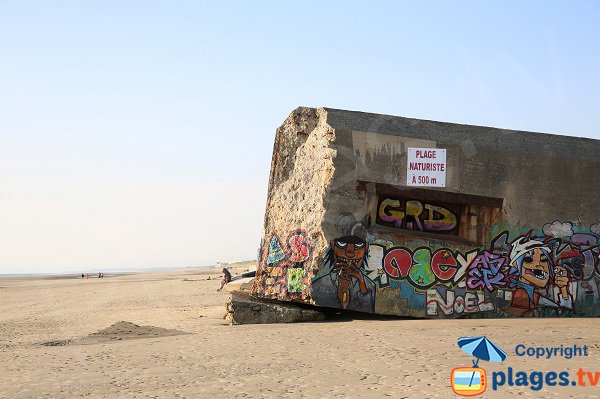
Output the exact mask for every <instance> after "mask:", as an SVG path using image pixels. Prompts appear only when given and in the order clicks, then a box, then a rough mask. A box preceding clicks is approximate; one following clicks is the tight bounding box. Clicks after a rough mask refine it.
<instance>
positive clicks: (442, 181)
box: [406, 148, 446, 187]
mask: <svg viewBox="0 0 600 399" xmlns="http://www.w3.org/2000/svg"><path fill="white" fill-rule="evenodd" d="M407 161H408V162H407V163H406V184H407V185H409V186H420V187H446V149H442V148H409V149H408V159H407Z"/></svg>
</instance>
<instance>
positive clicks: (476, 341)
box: [458, 337, 506, 367]
mask: <svg viewBox="0 0 600 399" xmlns="http://www.w3.org/2000/svg"><path fill="white" fill-rule="evenodd" d="M458 346H459V347H460V349H462V350H463V351H464V352H466V353H468V354H469V355H472V356H475V358H476V360H474V361H473V367H477V364H478V363H479V361H480V360H485V361H488V362H502V361H504V359H506V352H504V351H503V350H502V349H500V348H499V347H498V346H496V345H495V344H494V343H493V342H492V341H490V340H489V339H487V338H486V337H462V338H459V339H458Z"/></svg>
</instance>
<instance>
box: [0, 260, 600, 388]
mask: <svg viewBox="0 0 600 399" xmlns="http://www.w3.org/2000/svg"><path fill="white" fill-rule="evenodd" d="M209 275H210V276H211V278H212V279H211V280H207V277H208V276H209ZM219 275H220V272H219V270H217V269H215V270H213V271H212V272H210V273H208V272H206V271H204V272H200V271H194V270H185V271H172V272H155V273H139V274H129V275H118V276H112V277H110V276H107V277H106V278H104V279H97V278H90V279H81V278H53V279H49V278H39V277H38V278H33V277H31V278H0V367H1V369H0V397H1V398H40V397H48V398H74V397H107V398H108V397H110V398H112V397H115V398H117V397H127V398H130V397H131V398H137V397H139V398H157V397H158V398H177V397H187V398H210V397H227V398H230V397H247V398H261V397H268V398H270V397H274V398H275V397H294V398H296V397H300V398H302V397H305V398H326V397H351V398H356V397H369V398H371V397H373V398H378V397H393V398H451V397H455V395H454V394H453V392H452V390H451V388H450V383H449V375H450V372H451V370H452V369H453V368H454V367H458V366H469V365H470V364H471V357H469V356H468V355H467V354H465V353H463V352H462V351H461V350H460V349H459V348H458V347H457V344H456V340H457V338H458V337H461V336H473V335H486V336H488V338H490V339H491V340H493V341H494V342H495V343H496V344H498V345H499V346H500V347H502V348H503V349H505V350H506V351H507V353H508V359H507V360H506V361H505V362H504V363H501V364H499V363H485V362H481V363H480V366H483V367H484V368H486V369H487V371H488V379H491V373H492V372H493V371H498V370H504V371H506V370H507V368H508V367H512V368H513V369H514V370H515V371H518V370H521V371H527V372H530V371H544V372H549V371H557V372H560V371H563V370H567V371H570V372H571V376H572V377H574V376H575V373H576V371H577V370H578V368H579V367H583V368H587V369H588V370H593V371H600V361H599V360H600V345H599V344H600V319H495V320H484V319H477V320H403V319H393V318H379V319H378V318H372V317H359V318H354V319H353V318H349V317H338V318H333V319H330V320H327V321H325V322H319V323H304V324H276V325H242V326H229V325H227V323H226V321H225V320H224V319H223V316H224V314H225V303H226V301H227V299H228V296H229V294H228V293H227V292H225V291H223V292H216V291H215V289H216V288H217V287H218V286H219V280H218V278H219ZM120 322H124V323H120ZM44 343H46V344H47V345H48V346H46V345H42V344H44ZM519 343H523V344H525V345H527V346H542V345H543V346H560V345H561V344H563V345H565V346H567V345H571V346H572V345H573V344H578V345H588V346H590V349H589V354H590V355H589V356H588V357H578V358H572V359H570V360H565V359H564V358H554V359H550V360H544V359H542V360H537V361H536V360H535V359H531V358H526V357H517V356H515V354H514V348H515V345H516V344H519ZM483 397H486V398H507V397H508V398H512V397H535V398H567V397H569V398H598V397H600V383H599V385H598V386H597V387H595V388H592V387H571V386H569V387H544V388H543V389H542V390H540V391H538V392H534V391H532V390H531V389H530V388H529V387H516V386H513V387H508V386H504V387H501V388H499V389H498V391H493V390H492V389H491V387H489V388H488V390H487V392H486V393H485V394H484V396H483Z"/></svg>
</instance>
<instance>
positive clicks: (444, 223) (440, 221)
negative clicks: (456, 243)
mask: <svg viewBox="0 0 600 399" xmlns="http://www.w3.org/2000/svg"><path fill="white" fill-rule="evenodd" d="M377 209H378V211H377V221H378V223H379V224H383V225H386V226H390V227H395V228H400V229H406V230H419V231H431V232H437V233H452V234H454V233H456V227H457V226H458V219H457V217H456V214H455V213H454V212H453V211H451V210H450V209H448V208H446V207H443V206H439V205H433V204H429V203H423V202H420V201H416V200H400V199H393V198H384V199H382V200H381V201H380V202H379V206H378V208H377Z"/></svg>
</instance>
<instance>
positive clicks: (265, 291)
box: [252, 229, 313, 299]
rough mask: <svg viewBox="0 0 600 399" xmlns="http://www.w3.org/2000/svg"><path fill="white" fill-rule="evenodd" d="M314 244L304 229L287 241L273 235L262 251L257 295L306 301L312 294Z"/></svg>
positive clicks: (289, 236) (292, 232)
mask: <svg viewBox="0 0 600 399" xmlns="http://www.w3.org/2000/svg"><path fill="white" fill-rule="evenodd" d="M312 254H313V245H312V243H311V242H310V240H309V239H308V238H307V234H306V232H305V231H304V230H301V229H296V230H293V231H291V232H290V233H289V234H288V235H287V237H286V239H285V241H283V242H282V241H281V239H280V238H279V236H278V235H277V234H276V233H272V234H271V235H270V237H269V239H268V240H267V241H264V242H263V245H262V248H261V249H259V260H258V264H259V267H258V269H259V270H260V273H257V279H256V280H255V282H254V286H253V289H252V291H253V293H254V294H258V295H260V296H265V297H270V298H279V299H302V298H306V297H308V295H309V288H310V278H309V274H310V273H309V270H308V268H309V267H310V260H311V258H312Z"/></svg>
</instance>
